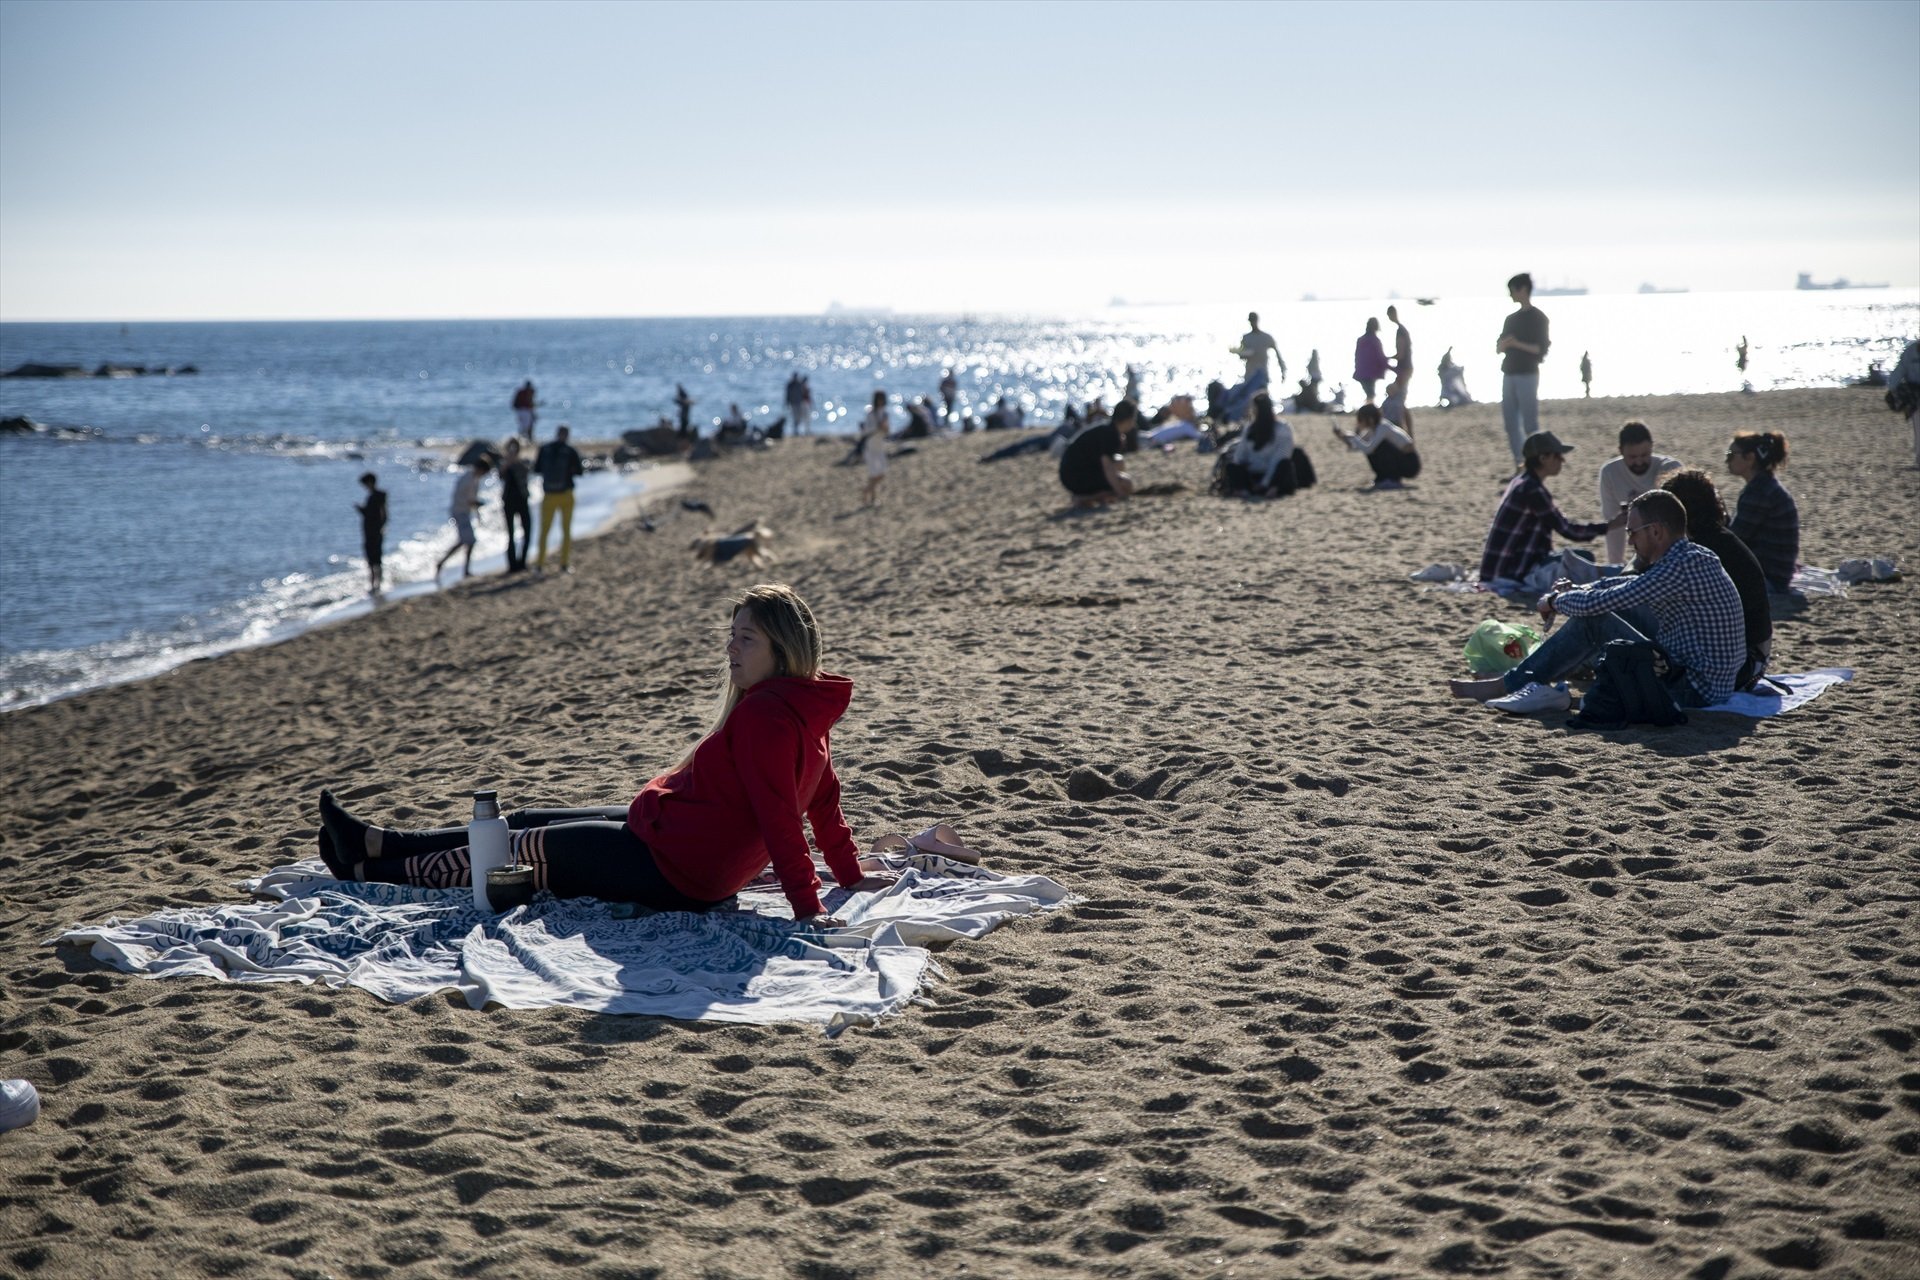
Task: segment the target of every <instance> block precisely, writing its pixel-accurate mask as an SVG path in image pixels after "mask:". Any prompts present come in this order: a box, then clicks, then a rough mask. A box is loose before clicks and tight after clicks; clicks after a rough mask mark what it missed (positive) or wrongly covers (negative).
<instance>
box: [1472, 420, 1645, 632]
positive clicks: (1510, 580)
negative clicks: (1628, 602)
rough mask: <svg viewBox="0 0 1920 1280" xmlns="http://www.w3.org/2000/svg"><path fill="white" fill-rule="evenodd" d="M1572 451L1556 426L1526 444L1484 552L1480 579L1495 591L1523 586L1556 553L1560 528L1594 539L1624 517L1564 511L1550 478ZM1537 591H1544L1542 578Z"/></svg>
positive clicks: (1564, 534) (1565, 533)
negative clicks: (1593, 518)
mask: <svg viewBox="0 0 1920 1280" xmlns="http://www.w3.org/2000/svg"><path fill="white" fill-rule="evenodd" d="M1571 452H1573V446H1572V445H1570V444H1565V443H1562V441H1561V440H1560V437H1558V436H1556V435H1554V434H1553V432H1551V431H1536V432H1534V433H1533V434H1532V435H1530V436H1528V437H1527V439H1526V443H1525V444H1524V445H1522V446H1521V453H1522V455H1523V457H1522V459H1521V462H1522V468H1521V472H1520V474H1519V475H1517V476H1515V477H1514V478H1513V480H1512V481H1511V482H1510V483H1509V484H1508V485H1507V491H1506V492H1505V493H1504V494H1502V495H1501V498H1500V508H1499V510H1497V511H1495V512H1494V513H1493V525H1492V527H1491V528H1489V529H1488V530H1487V543H1486V547H1485V549H1483V550H1482V551H1481V553H1480V581H1481V582H1483V583H1486V584H1487V585H1488V586H1491V587H1492V588H1493V589H1494V590H1495V591H1498V592H1501V593H1502V594H1512V593H1513V592H1515V591H1518V590H1521V589H1524V587H1525V585H1526V581H1527V579H1528V578H1529V577H1530V576H1531V575H1532V574H1533V573H1534V572H1535V571H1536V570H1538V569H1539V568H1540V566H1541V565H1543V564H1545V563H1546V562H1548V561H1550V560H1552V559H1553V558H1554V554H1553V535H1554V533H1555V532H1556V531H1557V532H1558V533H1559V534H1560V536H1561V537H1563V538H1571V539H1573V540H1574V541H1576V542H1591V541H1593V540H1594V539H1595V538H1597V537H1599V536H1600V535H1601V534H1603V533H1605V532H1606V531H1607V530H1608V529H1610V528H1612V527H1614V526H1615V525H1618V524H1620V523H1623V522H1624V519H1625V516H1624V513H1623V514H1622V515H1619V516H1615V517H1614V519H1613V520H1612V521H1611V522H1607V521H1602V522H1600V523H1598V524H1581V523H1579V522H1578V521H1574V520H1569V519H1567V518H1566V516H1564V515H1562V514H1561V512H1560V508H1559V506H1558V505H1556V504H1555V502H1554V500H1553V495H1552V494H1551V493H1548V492H1547V485H1546V482H1547V480H1549V479H1551V478H1552V477H1554V476H1557V475H1559V474H1560V469H1561V468H1562V467H1563V466H1565V465H1566V461H1567V455H1568V454H1569V453H1571ZM1543 580H1544V579H1543ZM1534 590H1535V591H1538V590H1539V586H1538V584H1537V583H1536V585H1535V587H1534Z"/></svg>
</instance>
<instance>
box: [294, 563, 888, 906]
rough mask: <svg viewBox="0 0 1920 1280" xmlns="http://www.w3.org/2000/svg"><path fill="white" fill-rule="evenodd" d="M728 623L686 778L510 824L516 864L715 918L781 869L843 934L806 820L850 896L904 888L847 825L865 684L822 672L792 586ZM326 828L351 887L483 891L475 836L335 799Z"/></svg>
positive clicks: (561, 888)
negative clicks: (473, 852) (858, 688)
mask: <svg viewBox="0 0 1920 1280" xmlns="http://www.w3.org/2000/svg"><path fill="white" fill-rule="evenodd" d="M729 618H730V630H729V633H728V638H727V677H726V682H725V684H724V686H723V688H722V692H721V699H720V712H719V716H718V718H717V719H716V721H715V724H714V726H713V728H712V730H711V731H709V732H708V734H707V735H706V737H704V738H702V739H701V740H700V741H699V742H698V743H697V744H696V745H695V746H694V748H693V749H692V750H691V751H689V752H688V753H687V755H686V757H685V758H684V759H682V760H681V761H680V763H679V764H678V765H676V766H675V767H674V768H673V769H671V770H669V771H668V772H666V773H663V774H661V775H660V776H659V777H657V778H655V779H653V781H651V782H649V783H647V785H646V786H644V787H642V788H641V789H640V794H639V795H638V796H636V797H635V798H634V799H633V801H632V803H630V804H627V805H624V806H614V807H610V808H597V809H529V810H521V811H520V812H518V813H514V814H511V815H509V816H508V819H507V824H508V826H509V828H510V829H511V834H510V849H511V852H512V854H513V860H514V861H515V862H519V863H523V864H525V865H528V866H531V867H532V868H533V873H534V886H535V888H538V889H546V890H549V891H550V892H552V893H553V894H555V895H556V896H558V897H562V898H570V897H594V898H603V899H607V900H609V901H616V902H637V903H639V904H640V905H642V906H645V907H651V908H653V909H654V910H658V911H705V910H708V909H709V908H711V907H714V906H717V905H719V904H720V903H722V902H724V901H726V900H727V899H728V898H731V897H732V896H733V895H734V894H736V893H738V892H739V891H740V890H741V889H742V888H744V887H745V886H746V885H747V884H748V883H749V882H751V881H752V880H753V879H754V877H756V876H758V875H759V874H760V872H761V871H762V870H764V869H765V868H766V866H767V864H768V862H769V861H771V862H772V863H773V869H774V872H775V874H777V875H778V876H779V878H780V887H781V889H782V891H783V892H784V893H785V894H786V897H787V901H788V903H789V904H791V905H792V907H793V917H794V919H796V920H800V921H805V922H809V923H813V924H816V925H820V926H831V925H837V924H839V923H840V921H838V920H835V919H833V918H832V917H830V916H827V915H826V914H825V910H824V908H823V907H822V906H821V903H820V880H819V877H818V876H816V875H815V874H814V870H813V859H812V857H811V856H810V855H809V854H808V852H807V840H806V836H805V834H804V832H803V831H802V829H801V819H802V818H803V817H804V818H805V819H806V822H807V824H808V825H810V826H811V827H812V828H813V840H814V844H815V845H816V846H818V848H819V850H820V852H821V854H822V856H823V857H824V858H825V859H826V863H827V867H828V869H829V870H831V871H832V872H833V877H834V879H835V880H836V881H838V882H839V883H840V884H841V885H842V886H844V887H846V888H849V889H859V890H865V889H881V888H885V887H886V886H887V885H890V884H892V883H893V881H894V877H892V876H888V875H867V874H865V873H864V872H863V871H862V870H861V868H860V861H859V853H858V851H857V849H856V847H855V845H854V841H853V833H852V832H851V831H849V830H848V829H847V822H846V819H845V818H844V817H843V816H842V815H841V812H840V781H839V779H838V778H837V777H835V776H834V772H833V756H832V746H831V743H830V742H829V736H828V735H829V731H830V730H831V728H832V727H833V724H834V723H835V722H836V721H837V720H839V719H840V717H841V715H842V714H844V713H845V711H846V709H847V704H848V702H849V701H850V700H851V698H852V696H853V682H852V681H851V680H848V679H847V678H846V677H844V676H836V675H829V674H827V673H826V672H825V671H822V670H821V667H820V662H821V642H820V628H819V626H818V624H816V623H815V621H814V617H813V611H812V610H811V609H809V608H807V604H806V601H804V600H802V599H801V598H800V597H799V596H798V595H796V594H794V592H793V590H792V589H791V588H790V587H786V586H781V585H776V584H763V585H761V586H757V587H753V588H751V589H750V590H748V591H746V592H745V593H744V594H742V595H741V596H740V597H739V598H738V599H736V600H735V601H734V602H733V603H732V606H731V608H730V609H729ZM320 820H321V829H320V856H321V857H322V858H323V859H324V860H325V861H326V864H327V867H328V868H329V869H330V870H331V871H332V872H333V874H334V875H336V876H338V877H339V878H340V879H342V880H371V881H380V882H384V883H389V884H410V885H416V886H419V887H422V888H441V889H445V888H456V887H459V886H462V885H466V884H468V883H470V881H471V877H472V861H471V859H470V857H469V855H468V850H467V829H466V828H465V827H445V828H440V829H437V830H431V831H398V830H393V829H391V828H384V827H376V826H374V825H372V824H371V823H368V822H363V821H361V820H360V819H358V818H355V817H354V816H353V815H351V814H349V813H348V812H347V811H346V810H345V809H343V808H341V807H340V805H339V804H338V803H337V802H336V801H335V800H334V798H333V794H332V793H331V792H326V791H323V792H321V793H320Z"/></svg>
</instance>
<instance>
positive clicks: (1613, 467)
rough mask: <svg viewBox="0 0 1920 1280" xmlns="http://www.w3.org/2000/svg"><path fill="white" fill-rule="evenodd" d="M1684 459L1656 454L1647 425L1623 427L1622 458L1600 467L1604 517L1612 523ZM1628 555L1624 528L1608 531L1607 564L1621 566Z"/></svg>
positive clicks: (1621, 431)
mask: <svg viewBox="0 0 1920 1280" xmlns="http://www.w3.org/2000/svg"><path fill="white" fill-rule="evenodd" d="M1679 469H1680V460H1679V459H1678V458H1669V457H1667V456H1666V455H1665V454H1660V453H1655V452H1654V451H1653V432H1652V431H1651V430H1650V429H1649V428H1648V427H1647V424H1646V423H1644V422H1629V423H1627V425H1625V426H1624V427H1621V428H1620V456H1619V457H1617V458H1615V459H1614V460H1613V461H1611V462H1609V463H1607V464H1606V465H1605V466H1603V467H1601V468H1600V515H1601V517H1602V518H1603V519H1607V520H1611V519H1612V518H1613V517H1614V516H1616V515H1618V514H1619V513H1620V512H1622V511H1625V510H1626V509H1627V504H1628V503H1630V502H1632V501H1633V500H1634V499H1635V498H1637V497H1639V496H1640V495H1641V494H1643V493H1646V492H1647V491H1648V490H1650V489H1653V488H1656V487H1658V485H1659V484H1660V477H1661V476H1663V475H1665V474H1666V473H1667V472H1669V471H1678V470H1679ZM1626 553H1627V535H1626V531H1625V530H1624V529H1616V528H1613V527H1609V528H1608V529H1607V563H1608V564H1619V563H1620V562H1621V560H1622V559H1623V558H1624V557H1625V556H1626Z"/></svg>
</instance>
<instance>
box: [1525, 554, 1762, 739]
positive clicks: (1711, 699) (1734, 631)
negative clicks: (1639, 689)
mask: <svg viewBox="0 0 1920 1280" xmlns="http://www.w3.org/2000/svg"><path fill="white" fill-rule="evenodd" d="M1553 607H1554V608H1555V609H1557V610H1559V611H1560V612H1561V613H1564V614H1566V615H1567V616H1568V617H1570V618H1581V617H1585V616H1587V615H1589V614H1595V613H1618V612H1619V611H1620V610H1622V609H1632V608H1635V607H1645V608H1647V609H1650V610H1652V612H1653V617H1654V628H1653V636H1652V637H1651V638H1652V640H1653V642H1654V643H1655V644H1657V645H1659V646H1660V650H1661V652H1663V653H1665V654H1666V655H1667V660H1668V661H1669V662H1672V663H1674V664H1675V665H1677V666H1679V667H1681V668H1682V669H1683V670H1684V671H1685V672H1686V676H1687V683H1688V684H1691V685H1692V686H1693V687H1694V689H1695V691H1696V692H1698V693H1699V694H1700V696H1701V698H1702V699H1704V702H1703V703H1702V705H1703V706H1709V707H1710V706H1713V705H1714V704H1715V703H1720V702H1725V701H1726V700H1727V699H1728V698H1730V697H1732V696H1733V682H1734V679H1735V678H1736V677H1737V676H1739V674H1740V664H1741V663H1743V662H1745V661H1746V660H1747V622H1746V615H1745V614H1744V613H1742V612H1741V609H1740V592H1739V591H1738V590H1737V589H1735V587H1734V585H1733V579H1732V578H1729V577H1728V576H1727V571H1726V570H1725V569H1724V568H1722V567H1721V565H1720V557H1719V556H1716V555H1715V554H1713V552H1711V551H1709V550H1707V549H1706V548H1705V547H1703V546H1701V545H1699V544H1698V543H1694V542H1688V541H1687V540H1686V539H1685V538H1682V539H1681V540H1680V541H1678V542H1676V543H1674V544H1673V545H1672V546H1670V547H1668V548H1667V553H1666V554H1665V555H1663V556H1661V557H1660V558H1659V559H1658V560H1656V561H1655V562H1654V563H1653V565H1652V566H1651V567H1649V568H1648V569H1647V571H1646V572H1645V573H1641V574H1636V575H1634V576H1632V577H1625V578H1602V579H1601V580H1600V581H1599V582H1596V583H1593V584H1592V585H1591V586H1587V587H1582V588H1580V589H1579V590H1577V591H1567V592H1563V593H1562V594H1560V595H1558V596H1555V597H1554V601H1553Z"/></svg>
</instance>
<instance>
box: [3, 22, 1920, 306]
mask: <svg viewBox="0 0 1920 1280" xmlns="http://www.w3.org/2000/svg"><path fill="white" fill-rule="evenodd" d="M1916 64H1920V0H1886V2H1873V3H1847V2H1844V0H1815V2H1814V3H1796V2H1793V0H1779V2H1775V3H1758V4H1745V3H1738V2H1737V0H1731V2H1725V3H1709V4H1689V3H1657V4H1639V3H1607V4H1587V3H1576V2H1568V3H1553V4H1541V3H1531V2H1530V3H1482V2H1476V0H1458V2H1455V3H1448V4H1438V3H1364V2H1362V3H1337V4H1314V3H1302V4H1237V3H1235V4H1221V3H1206V2H1204V0H1164V2H1159V3H1125V2H1123V0H1122V2H1112V0H1110V2H1108V3H1102V4H1097V5H1096V4H1080V3H1044V2H1036V0H1021V2H1019V3H998V2H982V3H966V4H945V3H911V2H902V3H885V4H882V3H806V2H804V0H798V2H792V0H783V2H781V3H774V4H761V3H700V4H690V5H681V4H672V3H656V4H612V3H567V2H565V0H540V2H539V3H531V4H523V3H517V2H516V0H494V2H491V3H431V4H415V3H381V2H380V0H353V2H351V3H302V2H298V0H283V2H277V3H253V4H238V3H226V2H224V0H222V2H216V3H168V2H166V0H137V2H135V3H119V2H118V0H95V2H94V3H86V4H81V3H68V2H60V3H42V2H40V0H0V320H4V321H21V320H67V319H74V320H79V319H88V320H165V319H294V318H322V319H331V318H341V319H345V318H441V317H447V318H454V317H507V316H529V317H531V316H635V315H773V314H801V313H810V312H818V311H820V310H822V309H823V308H825V307H827V306H829V305H830V304H833V303H836V302H838V303H841V304H844V305H847V306H853V307H869V306H871V307H888V308H892V309H894V310H897V311H915V312H959V311H975V312H999V311H1050V312H1061V313H1067V312H1075V311H1084V310H1086V309H1089V308H1095V307H1101V306H1104V305H1106V304H1107V303H1108V302H1109V300H1110V299H1113V298H1116V297H1119V298H1125V299H1128V300H1130V301H1132V302H1136V303H1152V302H1182V303H1211V302H1216V301H1219V302H1226V303H1229V304H1233V305H1239V304H1242V303H1244V300H1245V299H1247V298H1249V297H1270V298H1293V297H1299V296H1301V295H1303V294H1308V293H1312V294H1316V295H1318V296H1320V297H1323V298H1326V297H1378V296H1383V295H1385V294H1387V293H1388V292H1390V291H1397V292H1399V293H1401V294H1405V295H1420V294H1454V295H1468V294H1471V295H1497V294H1499V293H1501V292H1502V285H1503V282H1504V281H1505V279H1506V278H1507V277H1508V276H1509V275H1511V274H1513V273H1514V272H1515V271H1520V270H1529V271H1531V272H1532V273H1533V274H1534V276H1535V277H1536V279H1537V280H1539V281H1540V282H1542V283H1543V284H1570V285H1584V286H1588V287H1590V288H1592V289H1593V290H1594V291H1595V292H1615V291H1632V290H1633V289H1635V288H1637V287H1638V286H1639V285H1640V284H1642V283H1652V284H1656V285H1660V286H1663V287H1685V288H1691V289H1693V290H1695V291H1705V290H1755V289H1775V288H1790V287H1792V284H1793V281H1794V277H1795V275H1796V273H1798V272H1801V271H1806V272H1811V273H1813V275H1814V276H1815V277H1816V278H1819V279H1830V278H1832V277H1835V276H1845V277H1848V278H1851V279H1853V280H1855V281H1868V282H1886V283H1891V284H1894V285H1897V286H1902V287H1909V286H1913V285H1916V284H1920V78H1917V77H1916V76H1915V75H1914V67H1915V65H1916Z"/></svg>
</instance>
